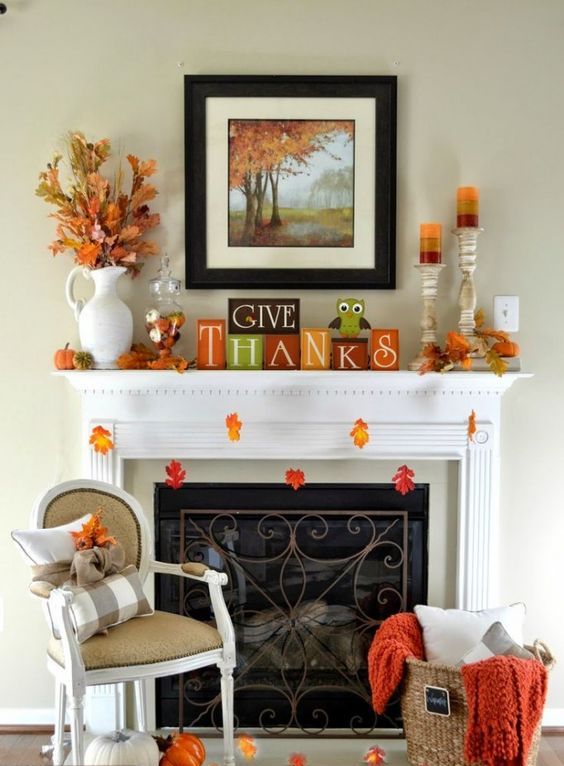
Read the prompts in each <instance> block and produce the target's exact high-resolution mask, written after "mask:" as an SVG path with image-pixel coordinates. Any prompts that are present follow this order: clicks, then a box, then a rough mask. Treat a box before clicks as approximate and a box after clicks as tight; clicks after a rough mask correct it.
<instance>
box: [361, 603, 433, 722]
mask: <svg viewBox="0 0 564 766" xmlns="http://www.w3.org/2000/svg"><path fill="white" fill-rule="evenodd" d="M408 657H415V658H416V659H418V660H423V659H425V650H424V648H423V638H422V635H421V627H420V625H419V622H418V620H417V617H416V616H415V615H414V614H409V613H407V612H401V613H400V614H394V615H393V616H392V617H388V619H387V620H384V622H383V623H382V625H381V626H380V628H379V629H378V630H377V632H376V635H375V636H374V640H373V642H372V646H371V647H370V651H369V652H368V674H369V675H368V677H369V679H370V687H371V689H372V706H373V707H374V710H375V711H376V712H377V713H380V714H381V713H383V712H384V710H385V709H386V705H387V704H388V702H389V700H390V697H391V696H392V694H393V693H394V692H395V690H396V689H397V687H398V686H399V685H400V683H401V680H402V677H403V671H404V667H405V661H406V659H407V658H408Z"/></svg>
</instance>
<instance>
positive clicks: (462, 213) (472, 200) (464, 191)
mask: <svg viewBox="0 0 564 766" xmlns="http://www.w3.org/2000/svg"><path fill="white" fill-rule="evenodd" d="M479 211H480V193H479V191H478V189H477V188H476V187H475V186H459V187H458V189H457V190H456V225H457V226H458V227H459V228H463V227H465V226H478V225H479V224H478V214H479Z"/></svg>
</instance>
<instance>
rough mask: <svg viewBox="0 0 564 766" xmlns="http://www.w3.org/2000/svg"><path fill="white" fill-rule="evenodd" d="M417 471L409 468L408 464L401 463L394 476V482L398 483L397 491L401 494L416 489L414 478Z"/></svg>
mask: <svg viewBox="0 0 564 766" xmlns="http://www.w3.org/2000/svg"><path fill="white" fill-rule="evenodd" d="M414 476H415V471H412V470H411V468H408V467H407V466H406V465H400V467H399V468H398V470H397V471H396V472H395V474H394V475H393V476H392V482H393V483H394V484H395V485H396V492H399V493H400V495H407V493H408V492H412V491H413V490H414V489H415V484H414V483H413V478H414Z"/></svg>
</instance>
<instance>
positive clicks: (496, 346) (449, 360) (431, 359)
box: [419, 309, 519, 377]
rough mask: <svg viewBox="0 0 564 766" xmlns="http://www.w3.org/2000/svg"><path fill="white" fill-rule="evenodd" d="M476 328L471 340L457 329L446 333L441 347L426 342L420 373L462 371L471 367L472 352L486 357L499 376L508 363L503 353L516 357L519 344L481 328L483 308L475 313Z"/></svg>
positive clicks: (483, 319) (492, 330)
mask: <svg viewBox="0 0 564 766" xmlns="http://www.w3.org/2000/svg"><path fill="white" fill-rule="evenodd" d="M475 322H476V329H475V330H474V338H473V339H472V342H470V340H469V339H468V338H467V337H465V336H464V335H460V334H459V333H457V332H449V333H448V334H447V338H446V343H445V347H444V349H442V348H441V347H440V346H438V345H436V344H434V343H429V344H428V345H427V346H425V348H424V349H423V355H424V356H425V358H426V360H425V362H424V364H423V366H422V367H421V369H420V370H419V374H420V375H424V374H425V373H426V372H448V371H449V370H452V369H455V368H456V367H459V368H461V369H463V370H470V369H472V356H471V355H472V354H476V355H477V356H479V357H482V358H484V359H485V360H486V363H487V365H488V367H489V368H490V370H491V371H492V372H493V373H494V375H498V376H499V377H501V376H502V375H503V374H504V372H505V371H506V370H507V367H508V364H507V362H506V361H505V359H504V358H503V357H504V356H506V357H509V356H517V355H518V353H519V346H518V345H517V344H516V343H513V342H512V341H511V339H510V337H509V335H508V333H506V332H504V331H503V330H494V329H492V328H491V327H484V322H485V318H484V312H483V311H482V309H480V310H479V311H477V312H476V315H475Z"/></svg>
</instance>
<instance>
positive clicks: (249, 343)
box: [227, 335, 262, 370]
mask: <svg viewBox="0 0 564 766" xmlns="http://www.w3.org/2000/svg"><path fill="white" fill-rule="evenodd" d="M227 369H228V370H262V335H228V336H227Z"/></svg>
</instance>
